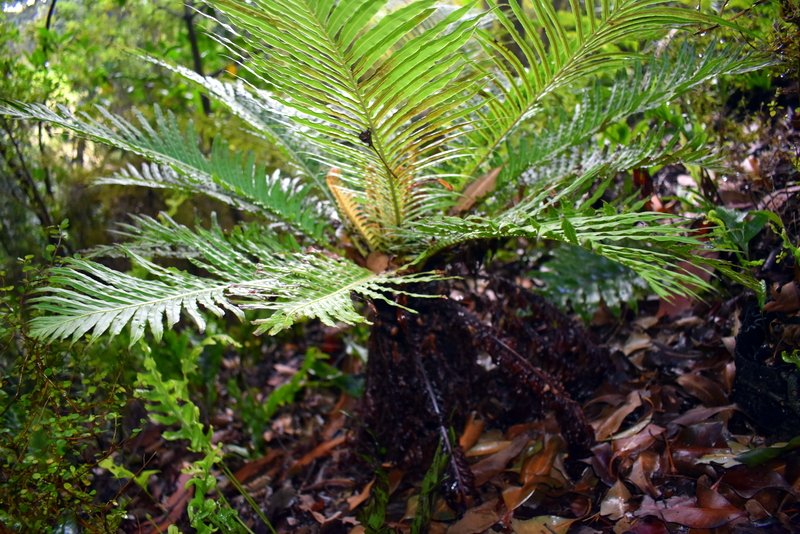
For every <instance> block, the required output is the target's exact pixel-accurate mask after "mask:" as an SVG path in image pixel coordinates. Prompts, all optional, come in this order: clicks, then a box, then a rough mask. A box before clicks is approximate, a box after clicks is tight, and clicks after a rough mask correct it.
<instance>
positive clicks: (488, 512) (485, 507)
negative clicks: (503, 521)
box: [447, 499, 500, 534]
mask: <svg viewBox="0 0 800 534" xmlns="http://www.w3.org/2000/svg"><path fill="white" fill-rule="evenodd" d="M498 504H499V501H498V499H492V500H489V501H486V502H485V503H483V504H481V505H479V506H476V507H475V508H470V509H469V510H467V511H466V513H465V514H464V517H462V518H461V519H460V520H458V521H457V522H455V523H453V524H452V525H451V526H450V528H448V529H447V534H478V533H479V532H484V531H485V530H487V529H488V528H489V527H491V526H492V525H494V524H495V523H497V522H498V521H499V520H500V514H499V513H498V512H497V506H498Z"/></svg>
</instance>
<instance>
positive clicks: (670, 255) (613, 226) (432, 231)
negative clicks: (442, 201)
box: [417, 210, 723, 297]
mask: <svg viewBox="0 0 800 534" xmlns="http://www.w3.org/2000/svg"><path fill="white" fill-rule="evenodd" d="M419 232H420V233H425V234H428V235H429V236H430V238H431V240H432V243H433V244H432V245H431V246H430V247H429V249H428V250H426V251H425V252H423V253H422V254H421V255H420V256H419V258H418V260H417V261H418V262H422V261H424V260H425V259H426V258H428V257H430V256H432V255H433V254H435V253H436V252H438V251H440V250H443V249H445V248H449V247H452V246H454V245H456V244H459V243H465V242H469V241H476V240H485V239H507V238H511V237H525V238H529V239H535V240H538V239H548V240H553V241H561V242H564V243H568V244H572V245H578V246H581V247H583V248H585V249H588V250H590V251H592V252H594V253H595V254H598V255H601V256H603V257H605V258H608V259H610V260H612V261H615V262H617V263H620V264H622V265H624V266H626V267H628V268H630V269H631V270H632V271H634V272H635V273H636V274H638V275H639V276H641V277H642V278H643V279H644V280H645V281H646V282H647V283H648V285H649V286H650V287H651V288H652V289H653V291H654V292H655V293H656V294H657V295H659V296H661V297H670V296H672V295H686V294H692V295H694V294H697V293H698V292H700V291H702V290H706V289H709V288H710V285H709V284H708V282H706V281H705V280H704V279H703V278H701V277H700V276H698V274H696V272H695V271H694V270H692V269H690V268H688V267H687V265H688V263H692V264H693V265H695V266H698V267H699V268H700V269H701V270H702V269H705V270H710V269H712V268H714V267H716V266H717V265H718V264H719V265H723V264H722V263H721V262H716V261H715V260H712V259H707V258H703V257H702V256H698V254H697V251H699V250H702V249H703V248H704V244H703V243H702V242H701V241H700V240H698V239H696V238H694V237H690V236H687V234H686V232H687V230H686V228H685V227H684V226H683V225H681V224H679V223H674V222H673V217H672V216H670V215H667V214H663V213H651V212H642V213H605V212H603V211H594V212H592V213H589V212H587V211H583V212H581V213H580V214H575V213H570V212H568V211H566V210H561V213H560V214H556V215H555V216H553V215H552V214H551V216H550V217H539V218H531V219H527V220H511V219H509V218H507V217H500V218H498V219H487V218H480V217H468V218H465V219H461V218H456V217H443V218H440V219H438V220H436V221H429V222H428V224H426V226H425V228H423V229H420V230H419ZM684 262H687V263H686V264H684Z"/></svg>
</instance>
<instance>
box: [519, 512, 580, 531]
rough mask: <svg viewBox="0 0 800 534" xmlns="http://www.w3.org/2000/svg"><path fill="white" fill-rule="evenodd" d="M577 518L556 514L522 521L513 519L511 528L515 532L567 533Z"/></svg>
mask: <svg viewBox="0 0 800 534" xmlns="http://www.w3.org/2000/svg"><path fill="white" fill-rule="evenodd" d="M575 521H577V519H569V518H566V517H559V516H556V515H541V516H539V517H534V518H533V519H528V520H527V521H522V520H519V519H513V520H512V521H511V529H512V530H513V531H514V533H515V534H567V531H568V530H569V527H571V526H572V523H574V522H575Z"/></svg>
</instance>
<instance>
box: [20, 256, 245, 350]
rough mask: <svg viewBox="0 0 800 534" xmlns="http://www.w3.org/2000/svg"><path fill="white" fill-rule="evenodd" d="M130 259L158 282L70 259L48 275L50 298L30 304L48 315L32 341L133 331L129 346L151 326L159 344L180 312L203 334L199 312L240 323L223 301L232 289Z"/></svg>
mask: <svg viewBox="0 0 800 534" xmlns="http://www.w3.org/2000/svg"><path fill="white" fill-rule="evenodd" d="M131 258H132V259H133V260H134V261H135V262H136V263H137V264H138V265H139V266H141V267H142V268H144V269H145V270H146V271H147V272H148V273H150V274H151V275H153V276H155V277H157V278H156V279H154V280H142V279H140V278H137V277H135V276H131V275H129V274H125V273H120V272H118V271H115V270H113V269H110V268H108V267H106V266H104V265H101V264H99V263H96V262H92V261H87V260H82V259H76V258H70V259H67V260H65V263H64V265H63V266H60V267H55V268H53V269H52V270H51V271H50V274H49V278H48V282H49V284H51V285H50V286H49V287H47V288H45V289H43V290H42V292H44V293H46V294H44V295H42V296H38V297H35V298H34V299H32V301H31V302H32V303H33V304H34V308H35V309H36V310H38V311H40V312H43V313H44V315H42V316H39V317H35V318H34V319H33V320H32V321H31V330H32V333H33V335H34V336H36V337H39V338H43V339H63V338H68V337H72V339H78V338H80V337H81V336H83V335H84V334H86V333H89V332H90V333H91V334H92V336H95V337H96V336H99V335H102V334H103V333H105V332H108V333H109V334H110V335H112V336H115V335H118V334H119V333H120V332H122V329H123V328H124V327H125V326H126V325H130V332H131V344H133V343H135V342H136V341H137V340H138V339H140V338H141V337H142V336H143V335H144V331H145V327H146V326H147V325H149V327H150V330H151V331H152V333H153V335H154V337H155V338H156V339H160V338H161V335H162V334H163V332H164V325H165V324H166V326H167V328H171V327H172V326H174V325H175V324H176V323H177V322H178V321H179V319H180V315H181V312H182V311H183V312H185V313H186V314H187V315H188V316H189V317H191V318H192V320H193V321H194V323H195V325H196V326H197V328H198V329H199V330H201V331H202V330H203V329H204V328H205V324H206V323H205V319H203V315H202V313H201V311H200V309H201V307H202V308H204V309H205V310H207V311H209V312H211V313H213V314H214V315H217V316H222V315H223V314H224V312H225V311H226V310H227V311H229V312H231V313H233V314H234V315H236V316H237V317H239V318H240V319H243V318H244V314H243V313H242V311H241V309H240V308H239V307H238V306H236V305H234V304H232V303H231V302H230V301H229V300H228V298H227V297H226V296H225V292H226V290H227V289H229V288H230V286H231V284H230V283H226V282H221V281H219V280H212V279H204V278H199V277H196V276H192V275H189V274H188V273H184V272H181V271H178V270H174V269H165V268H163V267H159V266H158V265H155V264H154V263H152V262H150V261H147V260H145V259H144V258H141V257H138V256H136V255H134V254H131Z"/></svg>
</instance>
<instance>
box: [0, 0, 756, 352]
mask: <svg viewBox="0 0 800 534" xmlns="http://www.w3.org/2000/svg"><path fill="white" fill-rule="evenodd" d="M207 3H208V4H209V5H211V6H212V7H213V8H214V12H215V13H216V14H217V20H218V22H219V23H220V24H222V25H224V26H225V27H226V28H228V29H230V30H232V32H231V33H232V34H233V33H234V32H235V34H236V35H237V36H236V37H230V38H229V37H225V36H222V37H219V39H220V40H221V41H222V42H223V43H224V44H226V45H227V46H228V47H229V49H230V51H231V52H232V53H233V54H240V55H242V61H243V62H245V60H246V67H247V69H249V70H250V71H251V73H252V75H253V79H254V80H255V81H253V82H252V84H254V86H246V85H245V84H244V83H243V82H242V83H237V84H224V83H222V82H219V81H217V80H214V79H211V78H204V77H200V76H197V75H195V74H193V73H191V72H189V71H187V70H186V69H182V68H180V67H171V68H172V69H173V70H174V71H176V72H177V73H178V74H179V75H181V76H183V77H184V78H186V79H189V80H191V81H193V82H194V83H196V84H198V85H199V86H201V87H203V88H204V89H205V90H206V91H207V92H208V93H209V94H210V95H211V96H212V97H214V98H216V99H217V100H218V101H220V102H221V103H222V104H224V105H225V106H226V107H228V108H229V109H230V110H231V112H233V113H234V114H235V115H237V116H239V117H240V118H242V119H243V120H244V121H245V122H246V123H247V125H248V126H249V128H250V129H251V130H255V132H254V133H255V134H256V135H260V136H262V137H263V138H264V139H265V140H266V141H267V142H270V143H273V144H275V145H276V146H278V148H279V149H280V150H281V151H282V153H283V154H284V155H285V157H286V158H287V160H289V161H287V162H286V164H285V165H283V164H281V165H280V166H281V171H274V170H269V171H267V169H266V168H265V167H264V166H263V164H260V163H259V162H258V161H257V160H256V158H255V157H254V156H252V155H244V156H241V155H236V154H233V153H232V152H231V151H229V150H228V148H227V147H226V144H225V143H224V142H223V141H221V140H216V141H215V142H214V143H213V145H212V146H211V149H210V150H209V151H208V153H206V152H204V151H203V150H202V149H201V143H200V142H199V139H198V136H197V135H196V133H195V132H194V131H193V130H192V128H191V126H189V127H188V128H185V129H181V128H180V127H178V125H177V124H176V121H175V119H174V118H173V117H172V116H171V115H170V114H169V113H167V114H164V113H161V112H160V111H158V109H156V110H155V113H154V114H155V121H154V124H151V123H149V122H148V121H146V120H144V119H143V118H142V116H141V115H137V119H136V121H137V124H134V123H132V122H129V121H126V120H124V119H122V118H121V117H118V116H115V115H112V114H110V113H108V112H106V111H104V110H102V109H101V110H100V111H99V114H100V116H101V118H100V119H93V118H91V117H89V116H85V115H80V116H79V115H75V114H73V113H71V112H69V111H67V110H65V109H63V108H59V109H57V110H50V109H47V108H45V107H43V106H39V105H36V104H18V103H16V104H7V105H4V106H2V107H0V113H3V114H5V115H8V116H11V117H16V118H25V119H35V120H43V121H47V122H50V123H52V124H55V125H58V126H61V127H64V128H66V129H68V130H71V131H73V132H75V133H77V134H79V135H82V136H84V137H87V138H89V139H92V140H95V141H98V142H103V143H107V144H110V145H112V146H114V147H117V148H121V149H124V150H127V151H130V152H133V153H135V154H138V155H140V156H142V157H144V158H145V159H147V160H149V161H150V162H151V163H146V164H145V165H143V166H141V167H127V168H126V169H123V170H122V171H120V172H119V173H118V174H117V175H115V176H112V177H110V178H107V179H106V180H105V182H106V183H117V184H130V185H140V186H147V187H161V188H170V189H177V190H181V191H185V192H198V193H203V194H207V195H210V196H212V197H214V198H217V199H218V200H221V201H225V202H228V203H230V204H233V205H235V206H237V207H239V208H241V209H246V210H249V211H251V212H253V213H254V214H256V215H257V216H260V217H261V219H259V221H258V222H257V223H255V224H249V225H244V226H241V227H237V228H234V229H233V230H230V231H223V229H221V228H220V227H219V226H218V225H216V223H214V222H212V224H211V225H210V227H208V228H203V226H202V225H198V227H197V228H195V229H190V228H188V227H186V226H183V225H181V224H178V223H177V222H175V221H173V220H171V219H169V218H168V217H162V218H161V219H160V220H156V219H151V218H145V217H139V218H135V219H134V222H133V224H129V225H126V226H123V227H121V229H120V230H119V231H120V232H121V233H122V234H123V237H125V238H127V239H128V243H127V244H125V245H117V246H113V247H105V248H104V249H102V250H100V251H96V252H95V256H92V257H91V258H87V257H84V258H73V259H68V260H66V261H65V263H64V265H62V266H59V267H56V268H55V269H54V270H53V272H52V276H51V278H50V281H49V284H50V286H49V287H46V288H43V289H42V290H41V293H40V294H39V295H38V296H37V297H36V298H35V299H34V304H35V306H36V308H37V309H38V310H40V311H41V312H42V313H43V315H42V316H39V317H37V318H35V319H34V329H35V331H36V333H37V334H38V335H40V336H41V337H44V338H63V337H73V338H77V337H80V336H82V335H84V334H86V333H91V334H92V335H100V334H102V333H104V332H110V333H111V334H117V333H119V332H120V331H121V330H122V328H124V326H125V325H126V324H130V326H131V332H132V335H131V338H132V340H136V339H138V338H140V337H141V336H142V335H144V332H145V330H146V329H147V328H148V327H149V328H150V330H151V331H152V332H153V334H154V336H155V337H156V338H158V337H159V336H160V335H161V333H162V331H163V328H164V327H165V326H166V327H170V326H172V325H174V324H175V322H176V321H178V319H179V317H180V316H181V314H185V315H188V316H189V317H191V318H192V319H193V320H194V322H195V323H196V324H197V326H198V327H200V328H202V327H203V324H204V323H203V319H202V316H201V314H202V312H203V311H204V310H205V311H208V312H210V313H212V314H215V315H220V314H222V313H224V312H226V311H227V312H230V313H232V314H233V315H234V316H237V317H242V316H243V313H244V312H243V311H244V310H254V312H253V313H255V314H256V316H255V318H254V320H255V322H256V323H257V324H258V332H267V333H270V334H274V333H276V332H279V331H281V330H282V329H285V328H288V327H289V326H291V325H292V324H294V323H295V322H297V321H299V320H301V319H303V318H318V319H319V320H321V321H322V322H323V323H326V324H333V323H335V322H344V323H348V324H352V323H355V322H358V321H362V320H364V319H363V316H362V314H361V313H360V310H359V309H358V308H357V306H356V305H355V303H354V302H353V300H352V298H351V297H352V295H358V296H360V297H361V298H363V299H364V300H366V301H373V302H374V301H385V302H388V303H391V304H394V305H397V306H400V305H401V304H400V303H399V302H398V300H400V301H402V299H398V298H396V297H397V296H398V295H402V294H404V292H409V293H408V294H415V295H418V296H423V295H424V294H425V283H426V282H430V281H433V280H437V279H439V278H440V275H439V274H436V273H425V272H420V271H421V270H423V269H424V265H425V262H426V261H427V260H429V259H430V258H431V257H433V256H435V255H436V254H438V253H440V252H441V251H443V250H444V249H446V248H448V247H452V246H454V245H457V244H460V243H465V242H468V241H473V240H478V241H479V240H485V239H495V238H513V237H525V238H528V239H550V240H554V241H559V242H563V243H568V244H571V245H577V246H580V247H583V248H586V249H588V250H591V251H592V252H593V253H595V254H598V255H601V256H603V257H605V258H607V259H609V260H612V261H615V262H617V263H619V264H621V265H624V266H626V267H629V268H630V269H632V270H633V271H635V272H636V273H637V274H638V275H639V276H641V277H642V278H643V279H644V280H646V281H647V282H648V284H649V285H650V287H652V289H653V290H654V291H655V292H656V293H657V294H659V295H662V296H669V295H674V294H678V293H690V294H692V293H697V292H699V291H702V290H704V289H707V288H708V287H709V283H708V282H706V281H704V279H703V278H701V277H699V276H697V275H696V274H694V273H695V271H694V270H693V269H691V268H688V267H687V265H688V264H694V265H697V266H699V267H700V269H705V270H710V269H719V270H721V271H722V272H725V273H728V274H733V273H732V271H731V270H730V268H729V267H728V266H727V265H726V264H724V263H722V262H719V261H716V260H711V259H707V258H704V257H703V256H702V255H698V254H697V251H698V250H700V249H703V248H705V247H707V246H712V245H708V244H707V243H704V242H702V241H700V240H699V239H698V238H696V237H694V236H693V235H692V234H691V233H690V232H689V231H687V229H686V225H685V224H684V221H676V220H673V219H672V218H671V217H670V216H668V215H666V214H660V213H642V212H639V211H637V210H638V209H639V208H640V207H641V206H639V205H636V206H632V207H631V206H625V205H624V204H622V205H619V206H617V205H610V204H606V205H604V206H602V207H600V208H598V207H597V206H598V205H599V199H600V195H601V194H602V192H603V191H604V188H605V187H606V186H607V184H608V183H609V181H610V180H612V179H613V178H614V176H615V175H616V174H618V173H620V172H627V171H629V170H630V169H632V168H635V167H637V166H651V165H663V164H667V163H671V162H675V161H679V160H680V161H690V162H695V163H700V164H702V163H707V162H708V161H709V160H708V151H707V150H706V149H705V144H706V139H705V137H704V136H703V134H702V133H698V132H693V133H692V135H690V136H688V137H687V136H682V135H678V133H677V132H674V131H670V130H667V129H666V128H663V127H662V128H651V129H650V130H649V131H648V132H647V133H645V134H643V135H641V136H639V137H637V138H635V139H634V141H633V142H632V143H630V144H629V145H628V146H625V147H605V146H601V145H599V144H598V142H597V141H598V139H597V137H596V134H598V133H599V132H602V131H603V129H604V128H606V127H607V126H609V125H610V124H612V123H615V122H617V121H621V120H626V119H628V118H629V117H630V116H633V115H635V114H641V113H643V112H645V111H647V110H649V109H653V108H655V107H658V106H660V105H662V104H664V103H666V102H668V101H670V100H672V99H674V98H676V97H678V96H679V95H680V94H682V93H685V92H686V91H688V90H689V89H691V88H692V87H695V86H697V85H698V84H701V83H704V82H707V81H709V80H711V79H713V78H714V77H715V76H719V75H723V74H728V73H736V72H741V71H744V70H747V69H752V68H756V67H758V66H759V65H760V64H763V61H762V60H759V59H758V58H751V57H749V56H747V55H746V54H743V53H742V51H741V49H739V48H737V47H719V46H714V47H709V48H707V49H704V50H703V52H702V57H699V56H700V54H698V53H697V51H696V50H695V49H694V48H693V47H691V46H690V45H679V46H678V48H677V50H675V47H674V46H673V45H672V44H670V45H669V46H667V48H666V49H662V50H660V51H658V52H652V51H651V52H640V53H635V54H634V53H627V52H626V53H623V52H621V51H620V50H621V49H620V48H619V47H617V46H616V45H618V44H619V43H621V42H623V41H626V40H631V39H632V36H635V38H636V39H639V38H644V37H648V36H657V35H663V34H665V33H666V32H667V31H668V30H669V29H671V28H682V27H686V26H688V25H690V24H693V23H705V22H710V21H712V22H715V23H721V24H725V21H723V20H721V19H718V18H716V17H713V16H710V15H705V14H703V13H701V12H698V11H696V10H693V9H685V8H682V7H675V6H672V5H670V4H668V3H667V2H665V1H662V0H619V1H617V2H611V1H610V0H598V2H586V3H583V5H582V3H580V2H577V1H571V2H570V3H569V14H570V16H571V18H572V20H573V21H574V28H573V27H570V28H569V29H568V28H567V27H565V25H564V24H562V22H560V21H561V17H560V13H559V12H557V11H556V9H555V7H553V5H552V4H551V3H550V2H548V1H543V0H534V1H533V2H532V3H531V4H530V7H527V6H528V5H529V4H528V3H527V2H526V3H525V4H524V5H525V6H526V7H525V8H523V7H522V5H523V4H522V3H520V2H518V1H517V0H511V1H510V2H508V3H507V7H504V6H505V4H503V5H500V2H498V1H496V0H493V1H492V2H490V7H491V9H490V10H489V12H480V11H479V10H477V9H476V3H475V2H472V3H467V5H464V6H450V7H448V8H446V9H440V7H439V5H438V4H437V2H436V1H435V0H417V1H413V2H393V1H389V0H338V1H337V0H249V1H244V0H208V1H207ZM491 25H494V26H495V29H499V30H500V32H501V33H502V34H503V35H498V40H495V38H494V37H495V34H493V33H491V32H490V29H489V28H490V26H491ZM520 28H521V29H520ZM504 42H505V43H508V44H509V46H512V47H513V48H515V52H512V51H511V50H510V49H509V48H507V47H506V45H505V44H503V43H504ZM644 50H647V49H644ZM517 52H518V53H517ZM631 61H633V62H632V63H631ZM589 82H591V83H594V84H595V85H596V87H593V88H591V89H586V86H587V85H589ZM260 83H263V87H255V86H256V85H259V84H260ZM600 86H602V87H600ZM267 89H268V91H267ZM556 95H557V96H558V97H559V99H561V100H565V101H569V102H575V95H577V101H578V102H579V105H578V106H577V107H575V109H574V112H570V113H567V112H566V111H561V112H551V111H550V110H549V109H548V114H547V123H546V124H544V125H543V126H541V127H540V126H539V125H540V123H541V122H543V119H542V117H540V116H538V115H537V113H538V112H539V111H541V108H542V106H544V105H545V104H547V105H548V106H549V105H556V103H557V101H559V99H556V98H555V96H556ZM504 148H507V150H505V149H504ZM490 160H491V161H492V163H493V165H494V167H495V168H500V167H502V169H503V170H502V173H503V174H502V175H501V180H500V182H499V184H500V189H499V190H498V192H497V197H496V198H497V199H500V200H502V202H494V203H485V204H482V205H479V206H478V207H477V209H476V210H474V211H475V213H473V214H470V215H468V216H466V217H463V218H461V217H448V216H445V215H444V214H445V213H448V211H449V210H450V208H452V207H453V206H454V205H456V204H457V202H458V200H459V198H458V194H459V193H458V191H459V190H463V187H464V186H465V184H466V183H468V182H469V181H471V180H475V179H477V177H478V176H479V175H482V174H483V173H484V172H485V171H486V170H487V169H486V167H487V165H485V164H486V163H487V162H489V161H490ZM451 183H452V184H453V185H454V186H455V191H452V192H451V191H450V189H451V188H452V185H451ZM511 189H514V194H513V195H512V194H509V191H511ZM334 210H338V216H336V215H334V214H333V211H334ZM333 227H337V229H338V230H339V232H338V235H339V237H337V239H335V240H334V239H332V237H333V235H332V234H333V232H332V231H329V230H328V229H332V228H333ZM346 231H349V235H342V234H346V233H347V232H346ZM101 252H102V253H113V254H117V255H123V256H126V257H128V258H130V259H131V260H132V262H133V263H134V264H135V265H136V266H137V271H136V272H137V276H134V275H130V274H123V273H119V272H117V271H114V270H112V269H110V268H108V267H105V266H103V265H102V264H100V263H98V262H97V258H96V257H97V256H98V255H99V253H101ZM163 257H179V258H182V259H185V260H186V261H188V262H190V263H191V265H192V270H191V272H188V271H182V270H179V269H176V268H165V267H162V266H159V265H158V264H157V263H156V262H157V260H158V259H160V258H163ZM376 258H377V259H378V260H379V261H375V260H376ZM420 288H422V289H420Z"/></svg>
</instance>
